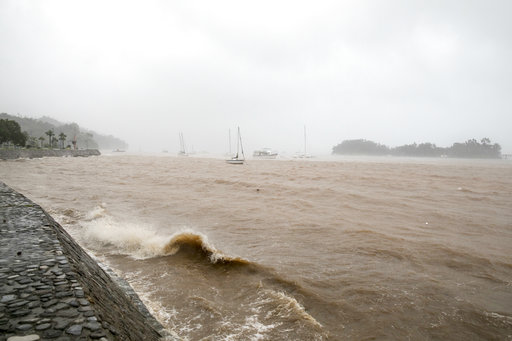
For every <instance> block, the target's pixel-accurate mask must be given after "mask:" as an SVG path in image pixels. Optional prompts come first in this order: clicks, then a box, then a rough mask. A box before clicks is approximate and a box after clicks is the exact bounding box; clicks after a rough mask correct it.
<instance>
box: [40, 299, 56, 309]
mask: <svg viewBox="0 0 512 341" xmlns="http://www.w3.org/2000/svg"><path fill="white" fill-rule="evenodd" d="M58 302H59V301H58V300H56V299H53V300H49V301H48V302H44V303H43V304H42V306H43V308H48V307H51V306H52V305H54V304H57V303H58Z"/></svg>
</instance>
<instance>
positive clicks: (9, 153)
mask: <svg viewBox="0 0 512 341" xmlns="http://www.w3.org/2000/svg"><path fill="white" fill-rule="evenodd" d="M97 155H101V153H100V151H99V150H97V149H77V150H74V149H0V159H3V160H12V159H23V158H25V159H36V158H41V157H63V156H73V157H77V156H82V157H87V156H97Z"/></svg>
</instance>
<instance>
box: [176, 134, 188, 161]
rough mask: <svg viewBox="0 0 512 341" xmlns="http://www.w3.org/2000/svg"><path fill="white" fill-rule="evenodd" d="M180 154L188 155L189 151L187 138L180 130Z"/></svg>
mask: <svg viewBox="0 0 512 341" xmlns="http://www.w3.org/2000/svg"><path fill="white" fill-rule="evenodd" d="M178 156H188V154H187V151H186V149H185V139H184V138H183V133H182V132H181V131H180V151H179V152H178Z"/></svg>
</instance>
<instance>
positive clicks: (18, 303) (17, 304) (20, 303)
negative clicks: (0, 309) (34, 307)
mask: <svg viewBox="0 0 512 341" xmlns="http://www.w3.org/2000/svg"><path fill="white" fill-rule="evenodd" d="M27 303H28V301H25V300H20V301H14V302H12V303H9V304H8V305H7V307H9V308H17V307H22V306H24V305H26V304H27Z"/></svg>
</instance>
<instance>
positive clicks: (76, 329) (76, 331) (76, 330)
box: [66, 324, 82, 336]
mask: <svg viewBox="0 0 512 341" xmlns="http://www.w3.org/2000/svg"><path fill="white" fill-rule="evenodd" d="M66 333H68V334H70V335H76V336H78V335H80V334H82V326H81V325H79V324H74V325H72V326H71V327H69V328H68V329H66Z"/></svg>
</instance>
